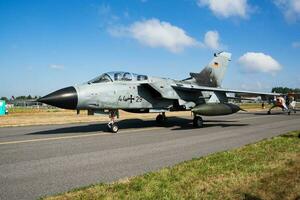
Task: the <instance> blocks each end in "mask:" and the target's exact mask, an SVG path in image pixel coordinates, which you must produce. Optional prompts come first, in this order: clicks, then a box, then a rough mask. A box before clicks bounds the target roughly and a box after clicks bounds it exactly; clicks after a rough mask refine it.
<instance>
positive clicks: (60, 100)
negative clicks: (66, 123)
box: [37, 87, 78, 109]
mask: <svg viewBox="0 0 300 200" xmlns="http://www.w3.org/2000/svg"><path fill="white" fill-rule="evenodd" d="M37 101H38V102H41V103H45V104H48V105H51V106H56V107H59V108H64V109H76V107H77V103H78V95H77V92H76V89H75V88H74V87H66V88H63V89H60V90H57V91H55V92H52V93H50V94H48V95H46V96H44V97H42V98H39V99H38V100H37Z"/></svg>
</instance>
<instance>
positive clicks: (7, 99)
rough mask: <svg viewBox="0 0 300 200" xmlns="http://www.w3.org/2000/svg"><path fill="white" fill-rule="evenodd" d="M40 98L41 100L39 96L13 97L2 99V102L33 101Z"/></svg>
mask: <svg viewBox="0 0 300 200" xmlns="http://www.w3.org/2000/svg"><path fill="white" fill-rule="evenodd" d="M38 98H39V96H31V95H28V96H17V97H14V96H12V97H11V98H7V97H1V98H0V100H4V101H6V102H8V101H11V100H32V99H38Z"/></svg>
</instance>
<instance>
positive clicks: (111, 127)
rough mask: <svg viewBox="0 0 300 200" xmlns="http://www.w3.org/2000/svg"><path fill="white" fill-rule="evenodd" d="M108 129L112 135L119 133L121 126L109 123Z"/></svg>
mask: <svg viewBox="0 0 300 200" xmlns="http://www.w3.org/2000/svg"><path fill="white" fill-rule="evenodd" d="M107 128H108V130H109V131H110V132H112V133H117V132H118V131H119V126H118V124H117V123H113V124H110V123H108V124H107Z"/></svg>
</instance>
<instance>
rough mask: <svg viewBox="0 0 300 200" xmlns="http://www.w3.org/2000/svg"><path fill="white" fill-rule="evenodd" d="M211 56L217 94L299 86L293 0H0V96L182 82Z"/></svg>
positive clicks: (299, 16) (299, 19) (299, 3)
mask: <svg viewBox="0 0 300 200" xmlns="http://www.w3.org/2000/svg"><path fill="white" fill-rule="evenodd" d="M219 51H228V52H231V53H232V60H231V62H230V64H229V67H228V71H227V73H226V75H225V78H224V81H223V87H225V88H231V89H243V90H255V91H266V92H269V91H270V90H271V88H272V87H275V86H286V87H292V88H296V87H300V64H299V61H298V59H299V57H300V0H222V1H220V0H176V1H174V0H163V1H161V0H110V1H101V0H81V1H79V0H72V1H71V0H26V1H24V0H0V74H1V77H0V96H6V97H11V96H19V95H29V94H31V95H38V96H43V95H46V94H48V93H49V92H52V91H54V90H57V89H60V88H63V87H67V86H70V85H75V84H81V83H83V82H86V81H88V80H90V79H92V78H94V77H96V76H98V75H100V74H102V73H103V72H107V71H120V70H121V71H130V72H135V73H140V74H147V75H153V76H160V77H168V78H173V79H184V78H187V77H188V76H189V73H190V72H200V71H201V70H202V68H203V67H205V66H206V65H207V64H208V63H209V61H210V60H211V59H212V58H213V53H214V52H219Z"/></svg>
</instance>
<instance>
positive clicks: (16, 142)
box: [0, 127, 162, 145]
mask: <svg viewBox="0 0 300 200" xmlns="http://www.w3.org/2000/svg"><path fill="white" fill-rule="evenodd" d="M156 129H162V128H161V127H153V128H144V129H138V130H127V131H121V133H129V132H138V131H150V130H156ZM112 134H114V133H105V132H101V133H93V134H88V135H87V134H86V135H83V134H82V135H71V136H61V137H51V138H38V139H30V140H18V141H8V142H0V145H7V144H21V143H29V142H42V141H51V140H63V139H74V138H85V137H93V136H102V135H112Z"/></svg>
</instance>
